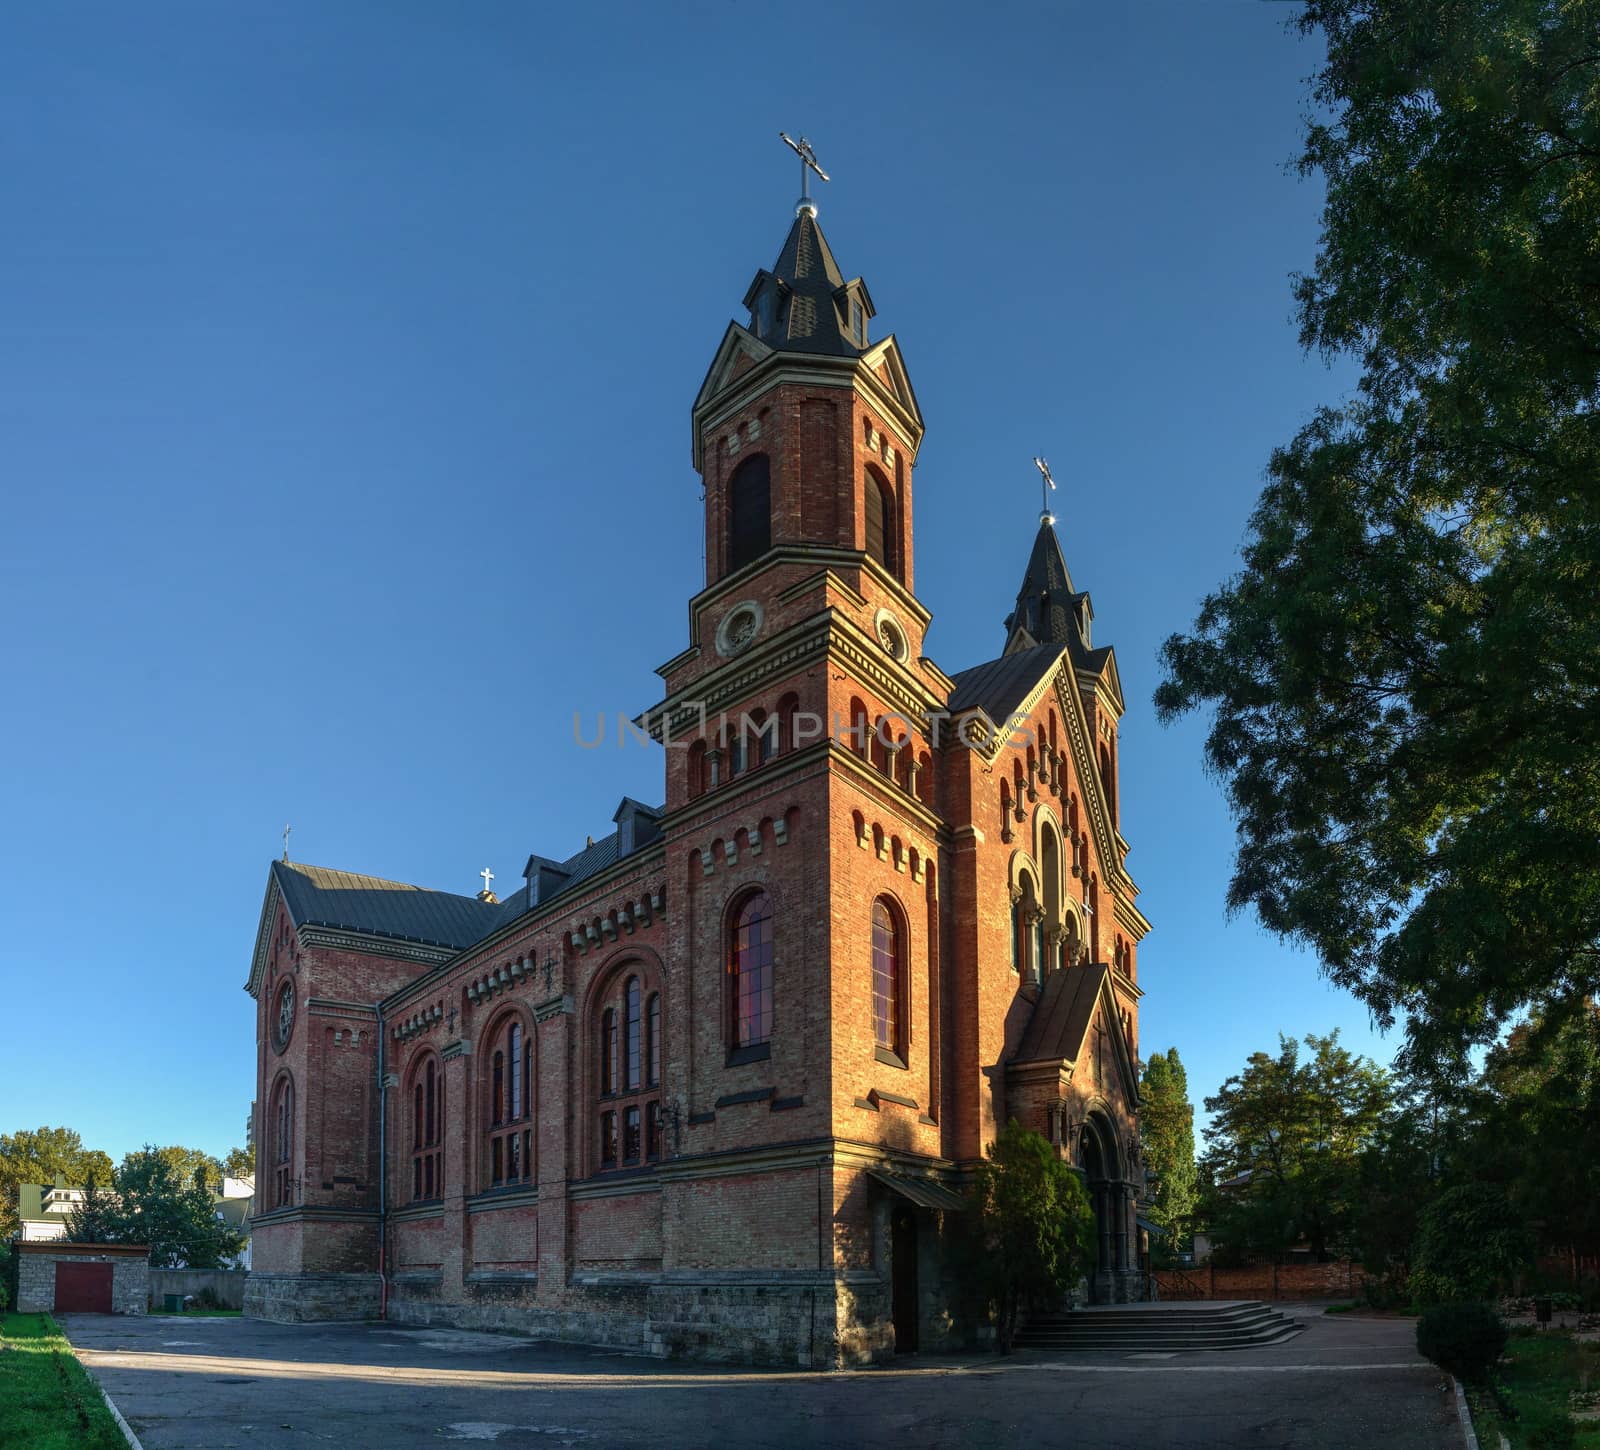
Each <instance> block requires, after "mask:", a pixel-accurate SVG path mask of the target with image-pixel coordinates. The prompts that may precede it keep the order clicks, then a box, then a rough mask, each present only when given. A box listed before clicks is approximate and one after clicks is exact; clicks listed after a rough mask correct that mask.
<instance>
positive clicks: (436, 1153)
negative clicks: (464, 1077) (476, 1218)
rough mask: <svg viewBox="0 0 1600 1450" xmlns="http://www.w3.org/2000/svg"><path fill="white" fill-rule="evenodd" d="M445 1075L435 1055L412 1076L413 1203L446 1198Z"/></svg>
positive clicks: (430, 1055)
mask: <svg viewBox="0 0 1600 1450" xmlns="http://www.w3.org/2000/svg"><path fill="white" fill-rule="evenodd" d="M443 1141H444V1074H443V1073H442V1072H441V1071H440V1069H439V1059H438V1058H437V1057H435V1056H434V1055H433V1054H432V1053H431V1052H430V1053H428V1055H427V1056H426V1057H425V1058H423V1060H422V1061H421V1062H420V1063H418V1064H417V1066H416V1067H415V1068H413V1069H412V1074H411V1201H412V1202H413V1203H424V1202H427V1201H428V1200H429V1199H433V1198H442V1197H443V1196H444V1150H443V1148H442V1146H441V1144H442V1143H443Z"/></svg>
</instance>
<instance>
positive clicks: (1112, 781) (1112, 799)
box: [1100, 741, 1117, 826]
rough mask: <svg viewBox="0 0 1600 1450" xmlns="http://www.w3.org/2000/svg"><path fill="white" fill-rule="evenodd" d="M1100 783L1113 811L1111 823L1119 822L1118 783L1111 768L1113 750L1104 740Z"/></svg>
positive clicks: (1108, 806)
mask: <svg viewBox="0 0 1600 1450" xmlns="http://www.w3.org/2000/svg"><path fill="white" fill-rule="evenodd" d="M1100 784H1101V785H1102V786H1103V787H1104V788H1105V793H1106V809H1107V810H1108V811H1109V812H1110V813H1111V824H1112V825H1113V826H1114V825H1116V823H1117V784H1116V777H1115V775H1114V773H1113V771H1112V768H1111V750H1110V748H1109V747H1108V746H1107V745H1106V743H1105V742H1104V741H1101V743H1100Z"/></svg>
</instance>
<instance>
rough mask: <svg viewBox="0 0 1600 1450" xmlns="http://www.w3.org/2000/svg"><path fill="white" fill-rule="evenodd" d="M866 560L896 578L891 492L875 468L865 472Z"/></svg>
mask: <svg viewBox="0 0 1600 1450" xmlns="http://www.w3.org/2000/svg"><path fill="white" fill-rule="evenodd" d="M866 495H867V496H866V512H867V557H868V558H869V559H876V560H877V561H878V562H879V563H880V564H882V565H883V567H884V568H885V569H887V570H888V571H889V572H890V573H891V574H893V575H895V576H896V577H899V573H900V570H899V564H898V561H897V559H896V558H895V529H894V492H893V490H892V489H891V488H890V487H889V482H888V480H887V479H886V478H884V477H883V476H882V475H881V474H880V473H879V472H878V471H877V470H876V469H874V468H869V469H868V470H867V487H866Z"/></svg>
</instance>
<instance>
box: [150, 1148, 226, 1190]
mask: <svg viewBox="0 0 1600 1450" xmlns="http://www.w3.org/2000/svg"><path fill="white" fill-rule="evenodd" d="M145 1151H146V1152H147V1153H154V1154H155V1155H156V1156H157V1157H158V1158H160V1159H161V1160H162V1161H163V1162H165V1163H166V1164H167V1166H168V1167H169V1168H171V1169H172V1176H173V1177H174V1178H176V1179H177V1181H178V1182H179V1183H190V1182H193V1180H194V1176H195V1174H196V1173H203V1174H204V1175H205V1180H206V1183H207V1185H208V1186H209V1187H211V1188H212V1189H216V1190H220V1189H221V1187H222V1160H221V1159H220V1158H217V1157H215V1156H214V1155H213V1154H210V1153H207V1152H204V1151H203V1150H201V1149H199V1148H185V1147H182V1146H181V1145H179V1144H176V1143H174V1144H171V1145H169V1146H167V1147H165V1148H148V1147H147V1148H146V1149H145Z"/></svg>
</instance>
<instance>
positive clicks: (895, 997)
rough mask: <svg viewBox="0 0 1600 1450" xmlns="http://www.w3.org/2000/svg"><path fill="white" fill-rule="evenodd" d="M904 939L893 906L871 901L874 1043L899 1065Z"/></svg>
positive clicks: (901, 1057) (903, 1043) (903, 1055)
mask: <svg viewBox="0 0 1600 1450" xmlns="http://www.w3.org/2000/svg"><path fill="white" fill-rule="evenodd" d="M905 977H906V973H905V941H904V938H903V934H902V932H901V930H900V922H899V918H898V916H897V915H896V913H895V911H894V908H893V907H891V906H890V905H889V903H888V902H887V901H885V900H884V899H883V898H882V897H881V896H880V897H879V898H878V899H877V900H876V901H874V902H873V903H872V1025H873V1032H874V1034H875V1036H876V1040H877V1044H878V1046H879V1048H881V1049H882V1050H883V1051H884V1052H888V1053H892V1054H893V1055H894V1056H895V1058H896V1059H897V1060H898V1061H899V1062H900V1064H901V1065H902V1066H904V1064H905V1058H906V1030H905V1027H906V1015H907V1014H906V1008H905Z"/></svg>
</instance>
